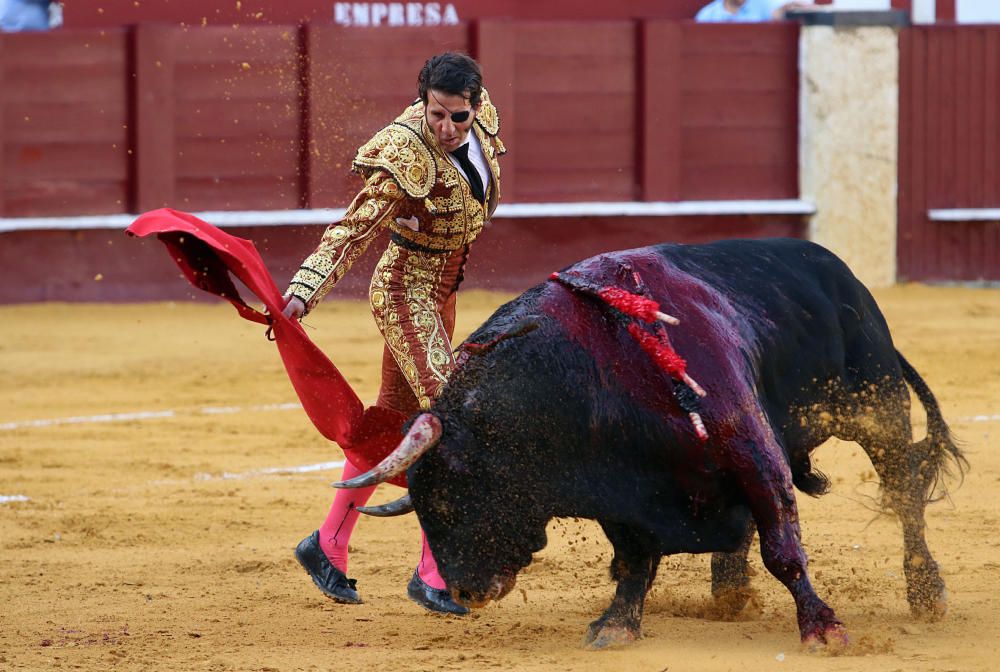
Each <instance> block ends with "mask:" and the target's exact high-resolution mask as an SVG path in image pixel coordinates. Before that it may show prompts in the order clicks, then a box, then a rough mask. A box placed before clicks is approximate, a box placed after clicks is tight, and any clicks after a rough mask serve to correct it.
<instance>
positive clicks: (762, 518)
mask: <svg viewBox="0 0 1000 672" xmlns="http://www.w3.org/2000/svg"><path fill="white" fill-rule="evenodd" d="M745 431H746V434H745V435H749V436H753V435H754V434H755V433H756V434H757V435H758V437H759V440H758V442H755V443H744V442H733V443H732V444H731V445H730V446H729V449H730V450H734V451H735V452H734V453H733V454H732V458H733V459H734V461H735V463H734V467H735V471H734V473H735V474H736V475H737V477H738V478H739V479H740V484H741V487H742V489H743V492H744V493H745V495H746V497H747V502H748V503H749V505H750V510H751V511H752V513H753V517H754V520H755V522H756V523H757V533H758V534H759V535H760V554H761V557H762V559H763V560H764V566H765V567H767V569H768V571H769V572H771V574H773V575H774V576H775V578H777V579H778V580H779V581H781V582H782V583H783V584H784V585H785V587H786V588H788V590H789V592H790V593H791V594H792V598H793V599H794V600H795V608H796V612H797V616H798V622H799V633H800V635H801V637H802V643H803V644H804V645H806V646H807V647H808V648H810V649H814V648H819V647H823V646H826V647H828V648H830V649H831V650H838V649H841V648H843V647H844V646H846V645H847V630H846V629H845V628H844V626H843V624H842V623H841V622H840V621H839V620H838V619H837V616H836V615H835V614H834V613H833V609H831V608H830V607H828V606H827V605H826V603H825V602H823V600H821V599H820V598H819V596H818V595H816V591H815V590H813V587H812V584H811V583H810V582H809V575H808V574H807V573H806V564H807V559H806V553H805V550H804V549H803V548H802V543H801V532H800V529H799V514H798V509H797V507H796V505H795V493H794V492H793V490H792V476H791V472H790V470H789V468H788V465H787V463H786V462H785V461H784V457H783V453H782V450H781V447H780V446H778V444H777V442H776V441H775V440H774V438H773V435H771V434H770V432H769V431H768V430H767V429H766V428H765V429H758V428H755V427H748V428H745Z"/></svg>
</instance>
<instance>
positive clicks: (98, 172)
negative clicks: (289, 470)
mask: <svg viewBox="0 0 1000 672" xmlns="http://www.w3.org/2000/svg"><path fill="white" fill-rule="evenodd" d="M0 54H2V57H0V84H2V85H0V112H2V118H0V125H2V126H3V129H2V130H0V140H2V145H0V150H2V157H3V158H2V164H3V166H2V168H0V176H2V178H3V180H2V183H0V184H2V187H0V188H2V194H0V213H2V214H3V216H6V217H18V216H26V215H35V214H48V215H81V214H93V213H114V212H127V211H128V206H129V203H128V190H129V189H128V187H129V185H128V161H129V154H128V152H129V129H128V123H129V117H128V101H127V96H126V92H127V82H128V78H127V77H126V62H125V57H126V32H125V31H124V30H119V29H111V30H106V31H61V32H56V33H52V34H46V35H36V34H6V35H2V36H0Z"/></svg>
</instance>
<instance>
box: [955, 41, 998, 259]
mask: <svg viewBox="0 0 1000 672" xmlns="http://www.w3.org/2000/svg"><path fill="white" fill-rule="evenodd" d="M963 37H964V39H963V43H964V44H962V45H961V46H960V54H959V63H960V64H962V63H964V64H965V68H964V69H963V70H962V72H961V73H959V74H960V78H961V81H960V83H959V84H960V91H961V93H960V94H959V95H962V96H967V98H963V100H966V101H968V102H967V104H966V105H963V106H962V110H961V111H962V116H963V119H962V121H961V122H960V125H959V147H958V151H959V155H958V157H959V162H960V165H959V166H958V171H957V172H958V185H959V189H960V195H959V203H962V204H968V205H984V202H983V191H984V187H983V171H982V165H983V162H984V158H983V133H984V132H985V130H986V124H988V123H991V122H990V121H987V120H986V119H984V118H983V111H984V109H985V106H986V105H985V103H986V100H985V97H986V91H985V87H984V84H985V82H984V71H985V63H984V61H983V58H984V57H985V55H986V54H985V43H984V37H985V35H984V33H983V31H982V30H981V29H979V28H973V29H972V30H970V31H966V33H965V35H964V36H963ZM960 67H961V66H960ZM963 148H964V149H963ZM966 234H967V236H968V238H967V240H965V241H964V245H963V247H964V249H965V253H964V254H963V255H962V258H963V260H964V262H965V264H964V265H965V275H966V276H967V277H981V276H982V275H983V270H984V264H985V258H984V256H983V252H984V250H983V246H984V244H985V236H984V234H985V227H983V226H981V225H979V223H978V222H977V223H975V224H972V225H970V226H968V227H966Z"/></svg>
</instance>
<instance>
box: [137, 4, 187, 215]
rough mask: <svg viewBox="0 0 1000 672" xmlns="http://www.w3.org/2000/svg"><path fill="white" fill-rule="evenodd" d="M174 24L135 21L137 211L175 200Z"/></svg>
mask: <svg viewBox="0 0 1000 672" xmlns="http://www.w3.org/2000/svg"><path fill="white" fill-rule="evenodd" d="M178 32H179V29H177V28H173V27H168V26H158V25H152V24H145V25H140V26H137V27H136V28H135V32H134V33H133V39H134V40H135V43H134V47H133V50H134V59H135V63H134V72H135V89H134V90H135V100H134V102H133V109H134V115H135V120H134V121H133V125H134V131H135V161H134V164H133V165H134V167H135V174H134V175H133V177H132V180H133V183H132V184H133V189H134V197H133V198H134V204H135V208H136V210H137V211H138V212H144V211H146V210H153V209H155V208H160V207H164V206H173V205H175V204H176V203H177V191H176V166H175V158H174V157H175V153H176V146H175V141H176V139H175V131H174V129H175V122H174V118H175V116H174V110H175V106H176V105H177V104H178V103H177V101H176V98H175V94H176V88H175V86H174V61H173V54H174V51H175V50H174V46H175V44H176V39H177V35H178Z"/></svg>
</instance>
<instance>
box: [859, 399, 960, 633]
mask: <svg viewBox="0 0 1000 672" xmlns="http://www.w3.org/2000/svg"><path fill="white" fill-rule="evenodd" d="M903 391H904V392H905V389H904V390H903ZM886 401H887V400H885V399H883V400H882V403H880V404H879V406H878V407H879V412H877V415H876V416H875V418H874V423H873V422H871V421H869V422H866V423H863V426H862V427H858V428H856V429H857V430H858V431H857V432H855V433H854V436H852V437H850V438H851V439H852V440H854V441H857V442H858V443H859V444H861V446H862V447H863V448H864V450H865V452H866V453H867V454H868V457H869V458H870V459H871V461H872V466H873V467H874V468H875V472H876V473H877V474H878V476H879V480H880V481H881V485H882V497H883V503H884V505H885V506H886V507H887V508H890V509H892V510H893V511H895V512H896V515H897V516H899V521H900V523H901V525H902V527H903V573H904V575H905V576H906V598H907V601H908V602H909V603H910V611H911V612H912V613H913V614H914V615H915V616H918V617H923V618H930V619H936V618H940V617H941V616H944V614H945V612H946V611H947V609H948V600H947V593H946V591H945V585H944V581H943V580H942V578H941V573H940V571H939V570H938V564H937V562H935V560H934V558H933V557H932V556H931V552H930V549H929V548H928V547H927V540H926V538H925V536H924V528H925V527H926V523H925V519H924V509H925V507H926V503H927V494H928V491H929V490H930V488H931V486H932V485H933V483H932V480H933V478H934V475H933V474H935V473H936V469H935V467H933V466H932V465H935V464H936V461H935V458H934V455H935V454H937V451H935V450H934V449H933V448H934V447H931V446H928V442H929V441H930V439H925V440H923V441H919V442H917V443H911V438H912V433H911V432H912V430H911V429H910V417H909V404H908V403H905V404H904V403H903V402H901V401H898V400H895V399H893V400H888V401H889V403H886ZM907 401H908V399H907ZM889 409H892V410H893V412H891V413H887V412H885V411H886V410H889ZM873 424H874V425H875V426H874V428H873V427H872V425H873Z"/></svg>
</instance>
